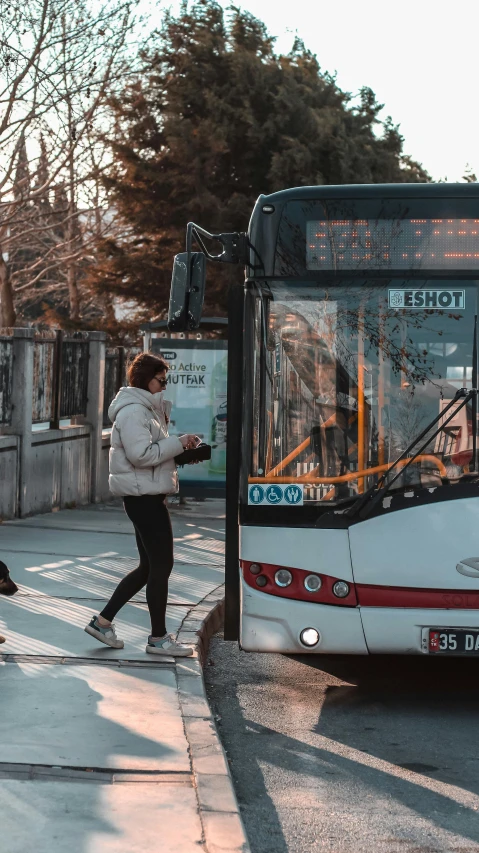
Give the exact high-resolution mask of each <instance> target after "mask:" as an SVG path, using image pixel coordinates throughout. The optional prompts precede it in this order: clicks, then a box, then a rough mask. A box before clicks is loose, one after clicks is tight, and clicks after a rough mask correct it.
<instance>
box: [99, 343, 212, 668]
mask: <svg viewBox="0 0 479 853" xmlns="http://www.w3.org/2000/svg"><path fill="white" fill-rule="evenodd" d="M167 371H168V365H167V363H166V361H164V359H163V358H161V357H160V356H156V355H153V354H152V353H141V354H140V355H138V356H137V357H136V358H135V360H134V361H133V362H132V364H131V365H130V367H129V369H128V382H129V387H127V388H120V390H119V392H118V394H117V395H116V397H115V399H114V400H113V402H112V404H111V406H110V408H109V410H108V416H109V418H110V420H111V421H113V429H112V433H111V449H110V477H109V485H110V491H111V492H112V494H113V495H115V496H117V497H121V498H122V499H123V505H124V507H125V512H126V514H127V515H128V518H129V519H130V520H131V521H132V522H133V526H134V528H135V534H136V542H137V545H138V551H139V552H140V565H139V566H138V568H137V569H134V570H133V571H132V572H130V573H129V574H128V575H126V577H124V578H123V580H122V581H120V583H119V584H118V586H117V588H116V590H115V592H114V593H113V595H112V597H111V598H110V601H109V602H108V604H107V605H106V607H104V608H103V610H102V612H101V613H100V614H99V615H98V616H94V617H93V618H92V620H91V622H90V623H89V624H88V625H87V626H86V628H85V631H86V632H87V633H88V634H91V636H92V637H96V639H97V640H100V642H102V643H106V645H107V646H112V648H114V649H122V648H123V645H124V644H123V641H122V640H120V639H119V638H118V637H117V635H116V632H115V627H114V625H113V622H112V620H113V619H114V617H115V616H116V614H117V613H118V611H119V610H120V608H121V607H123V605H125V604H126V603H127V602H128V601H130V599H131V598H133V596H134V595H136V593H137V592H139V591H140V589H142V588H143V587H144V586H145V584H146V601H147V604H148V610H149V611H150V618H151V635H150V636H149V638H148V644H147V646H146V651H147V652H148V653H149V654H153V655H173V656H175V657H187V656H189V655H191V654H193V650H192V649H191V648H188V647H187V646H181V645H179V644H178V643H176V642H175V641H174V640H173V638H172V637H171V636H170V635H169V634H167V633H166V625H165V613H166V604H167V600H168V578H169V576H170V574H171V570H172V568H173V561H174V558H173V532H172V529H171V521H170V516H169V514H168V509H167V506H166V495H171V494H175V493H176V492H177V491H178V476H177V473H176V465H175V456H178V455H179V454H180V453H182V452H183V450H185V449H187V448H191V447H195V446H196V444H197V443H198V438H197V436H195V435H181V436H179V438H177V437H174V436H169V435H168V421H169V414H170V410H171V403H169V402H167V401H166V400H164V399H163V391H164V389H165V388H166V384H167V379H166V374H167Z"/></svg>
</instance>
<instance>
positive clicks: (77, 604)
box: [0, 595, 187, 663]
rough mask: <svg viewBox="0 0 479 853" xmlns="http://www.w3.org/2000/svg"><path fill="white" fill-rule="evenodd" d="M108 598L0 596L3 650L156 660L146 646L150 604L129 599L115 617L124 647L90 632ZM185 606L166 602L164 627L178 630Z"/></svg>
mask: <svg viewBox="0 0 479 853" xmlns="http://www.w3.org/2000/svg"><path fill="white" fill-rule="evenodd" d="M105 603H106V602H105V601H103V602H98V601H89V600H86V601H79V600H73V599H72V600H68V601H65V600H63V599H57V598H49V597H48V596H37V597H34V596H18V595H15V596H12V597H11V598H5V597H4V596H2V597H1V599H0V633H1V634H3V635H4V636H5V637H6V642H5V643H3V645H2V647H1V648H2V654H3V655H5V654H23V655H43V656H55V657H80V658H91V659H96V660H100V661H101V660H105V659H114V660H129V659H131V660H136V661H142V662H149V663H152V662H153V660H154V659H153V658H152V656H151V655H148V656H147V655H146V653H145V647H146V643H147V640H148V634H149V632H150V630H151V623H150V617H149V613H148V609H147V607H146V606H144V605H142V604H127V605H126V606H125V607H124V608H122V610H121V612H120V613H119V614H118V616H117V618H116V619H115V625H116V630H117V634H118V636H119V637H121V638H122V639H123V640H124V643H125V647H124V648H123V649H112V648H110V647H109V646H106V645H105V644H104V643H100V642H98V640H95V638H94V637H91V636H90V635H89V634H86V633H85V631H84V627H85V625H86V624H87V623H88V622H89V621H90V619H91V617H92V614H93V613H98V612H99V611H100V610H101V609H102V607H103V606H104V604H105ZM186 612H187V608H184V607H183V608H182V607H172V606H168V608H167V614H166V627H167V630H168V631H172V632H173V633H176V631H177V630H178V628H179V627H180V625H181V622H182V620H183V619H184V617H185V614H186Z"/></svg>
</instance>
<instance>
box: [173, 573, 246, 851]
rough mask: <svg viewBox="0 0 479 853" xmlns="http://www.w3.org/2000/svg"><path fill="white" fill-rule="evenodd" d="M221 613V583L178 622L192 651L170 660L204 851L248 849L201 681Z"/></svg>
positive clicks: (234, 795) (222, 597)
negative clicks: (173, 669)
mask: <svg viewBox="0 0 479 853" xmlns="http://www.w3.org/2000/svg"><path fill="white" fill-rule="evenodd" d="M223 617H224V585H221V586H219V587H217V588H216V589H215V590H213V592H211V593H209V595H207V596H206V597H205V598H203V600H202V601H200V602H199V604H197V605H196V606H195V607H193V608H192V609H191V610H190V611H189V612H188V614H187V615H186V617H185V619H184V620H183V622H182V624H181V627H180V630H179V631H178V635H177V639H178V641H179V642H181V643H185V644H186V645H193V647H194V650H195V651H194V654H193V657H191V658H183V659H182V658H177V659H176V674H177V683H178V698H179V703H180V708H181V714H182V717H183V724H184V727H185V733H186V738H187V740H188V744H189V748H190V758H191V764H192V767H193V776H194V780H195V786H196V794H197V797H198V812H199V816H200V820H201V825H202V828H203V838H204V844H205V850H206V851H207V853H251V851H250V846H249V843H248V839H247V837H246V833H245V829H244V826H243V821H242V820H241V815H240V810H239V806H238V802H237V800H236V794H235V790H234V787H233V781H232V778H231V774H230V770H229V766H228V761H227V759H226V755H225V752H224V750H223V747H222V745H221V741H220V739H219V735H218V731H217V729H216V725H215V722H214V719H213V715H212V712H211V708H210V706H209V703H208V699H207V698H206V691H205V685H204V681H203V666H204V664H205V660H206V655H207V653H208V645H209V641H210V638H211V637H212V636H213V634H215V633H216V631H217V630H218V628H219V627H220V626H221V625H222V623H223Z"/></svg>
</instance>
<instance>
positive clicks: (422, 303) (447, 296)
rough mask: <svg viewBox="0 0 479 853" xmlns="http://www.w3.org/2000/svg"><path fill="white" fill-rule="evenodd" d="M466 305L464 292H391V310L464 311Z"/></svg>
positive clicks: (396, 290)
mask: <svg viewBox="0 0 479 853" xmlns="http://www.w3.org/2000/svg"><path fill="white" fill-rule="evenodd" d="M465 305H466V293H465V291H464V290H438V289H435V290H410V289H408V290H406V289H397V288H395V289H394V290H390V291H389V307H390V308H426V309H433V310H441V309H444V308H446V309H447V308H455V309H456V310H457V309H463V308H465Z"/></svg>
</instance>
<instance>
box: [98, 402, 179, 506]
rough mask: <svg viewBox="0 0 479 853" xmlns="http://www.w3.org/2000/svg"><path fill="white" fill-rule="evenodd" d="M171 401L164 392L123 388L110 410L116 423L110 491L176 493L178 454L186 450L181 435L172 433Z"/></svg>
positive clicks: (123, 493) (118, 493)
mask: <svg viewBox="0 0 479 853" xmlns="http://www.w3.org/2000/svg"><path fill="white" fill-rule="evenodd" d="M171 405H172V404H171V403H170V402H169V401H167V400H164V399H163V392H160V393H158V394H150V392H149V391H143V389H142V388H130V387H129V388H120V390H119V391H118V394H117V395H116V397H115V399H114V400H113V402H112V403H111V405H110V408H109V409H108V417H109V418H110V420H111V421H112V422H113V429H112V431H111V448H110V477H109V486H110V491H111V493H112V494H113V495H115V496H117V497H123V496H125V495H172V494H175V493H176V492H177V491H178V475H177V473H176V465H175V459H174V457H175V456H178V454H179V453H182V452H183V445H182V444H181V441H180V439H179V438H176V437H175V436H169V435H168V427H167V423H166V417H165V415H166V416H168V417H169V414H170V411H171Z"/></svg>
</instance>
